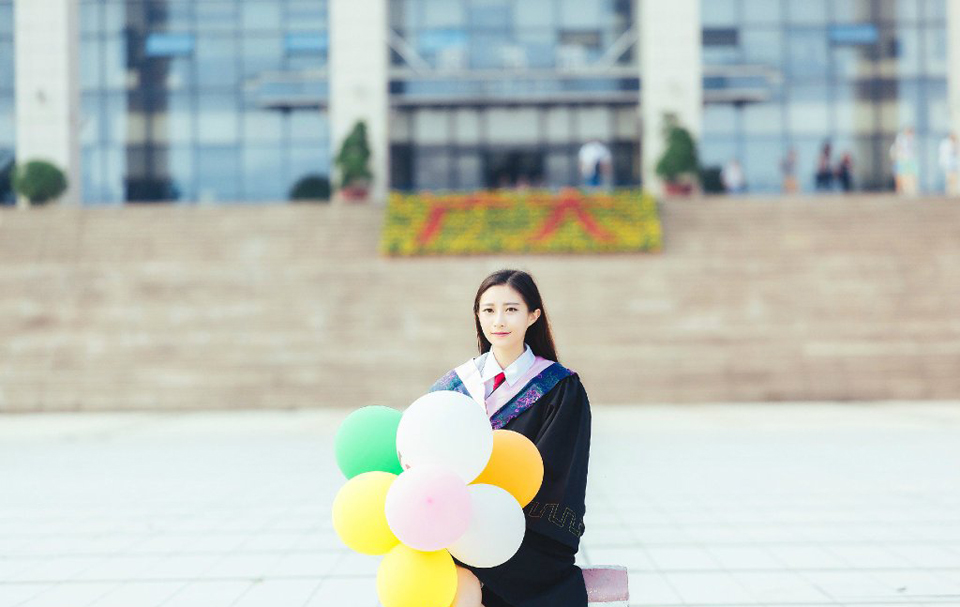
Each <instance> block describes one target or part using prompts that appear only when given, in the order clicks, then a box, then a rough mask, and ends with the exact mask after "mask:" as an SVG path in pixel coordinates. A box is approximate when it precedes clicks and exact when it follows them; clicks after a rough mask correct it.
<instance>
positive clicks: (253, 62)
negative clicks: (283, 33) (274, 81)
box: [241, 34, 284, 78]
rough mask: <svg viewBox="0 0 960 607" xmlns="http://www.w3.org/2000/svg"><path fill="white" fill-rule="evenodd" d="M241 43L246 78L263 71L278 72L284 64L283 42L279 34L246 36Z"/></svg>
mask: <svg viewBox="0 0 960 607" xmlns="http://www.w3.org/2000/svg"><path fill="white" fill-rule="evenodd" d="M241 45H242V47H243V76H244V78H250V77H252V76H257V75H258V74H260V73H262V72H278V71H280V69H281V67H282V66H283V55H284V51H283V42H282V40H281V38H280V35H279V34H274V35H269V34H258V35H249V36H244V38H243V40H242V42H241Z"/></svg>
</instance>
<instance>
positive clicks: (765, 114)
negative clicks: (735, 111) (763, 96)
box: [741, 101, 783, 135]
mask: <svg viewBox="0 0 960 607" xmlns="http://www.w3.org/2000/svg"><path fill="white" fill-rule="evenodd" d="M741 117H742V119H743V122H742V124H743V131H744V132H745V133H748V134H750V135H779V134H780V133H782V132H783V106H782V105H781V104H780V102H778V101H773V102H768V103H748V104H746V105H744V106H743V110H742V115H741Z"/></svg>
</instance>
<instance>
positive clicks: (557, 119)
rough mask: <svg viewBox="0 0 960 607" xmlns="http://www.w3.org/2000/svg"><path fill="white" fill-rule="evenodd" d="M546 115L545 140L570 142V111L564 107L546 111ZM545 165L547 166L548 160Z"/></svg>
mask: <svg viewBox="0 0 960 607" xmlns="http://www.w3.org/2000/svg"><path fill="white" fill-rule="evenodd" d="M546 113H547V126H546V130H547V132H546V133H545V135H546V140H547V141H550V142H555V143H568V142H570V141H571V140H572V139H573V129H572V128H571V124H570V120H571V113H570V110H569V109H567V108H564V107H556V108H550V109H548V110H546ZM547 164H548V165H549V159H548V161H547ZM548 170H549V169H548Z"/></svg>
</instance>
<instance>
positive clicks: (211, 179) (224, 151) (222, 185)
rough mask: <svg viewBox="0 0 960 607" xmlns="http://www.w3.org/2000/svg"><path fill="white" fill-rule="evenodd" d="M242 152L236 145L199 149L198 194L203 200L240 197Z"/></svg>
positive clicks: (230, 199) (232, 199)
mask: <svg viewBox="0 0 960 607" xmlns="http://www.w3.org/2000/svg"><path fill="white" fill-rule="evenodd" d="M239 176H240V154H239V148H236V147H234V146H226V147H221V146H208V147H202V148H199V149H198V150H197V176H196V178H197V190H198V192H197V194H198V196H199V199H200V201H201V202H205V201H215V200H220V201H226V202H235V201H237V200H239V199H240V184H241V180H240V179H238V177H239Z"/></svg>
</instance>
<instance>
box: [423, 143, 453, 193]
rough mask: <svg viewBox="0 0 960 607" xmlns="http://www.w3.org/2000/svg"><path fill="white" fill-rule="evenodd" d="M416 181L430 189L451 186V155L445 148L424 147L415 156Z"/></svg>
mask: <svg viewBox="0 0 960 607" xmlns="http://www.w3.org/2000/svg"><path fill="white" fill-rule="evenodd" d="M414 183H416V184H417V187H418V188H426V189H429V190H441V189H448V188H449V187H450V185H451V184H450V155H449V154H447V153H446V150H445V149H436V148H422V149H420V150H419V151H418V152H417V154H416V156H415V157H414Z"/></svg>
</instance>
